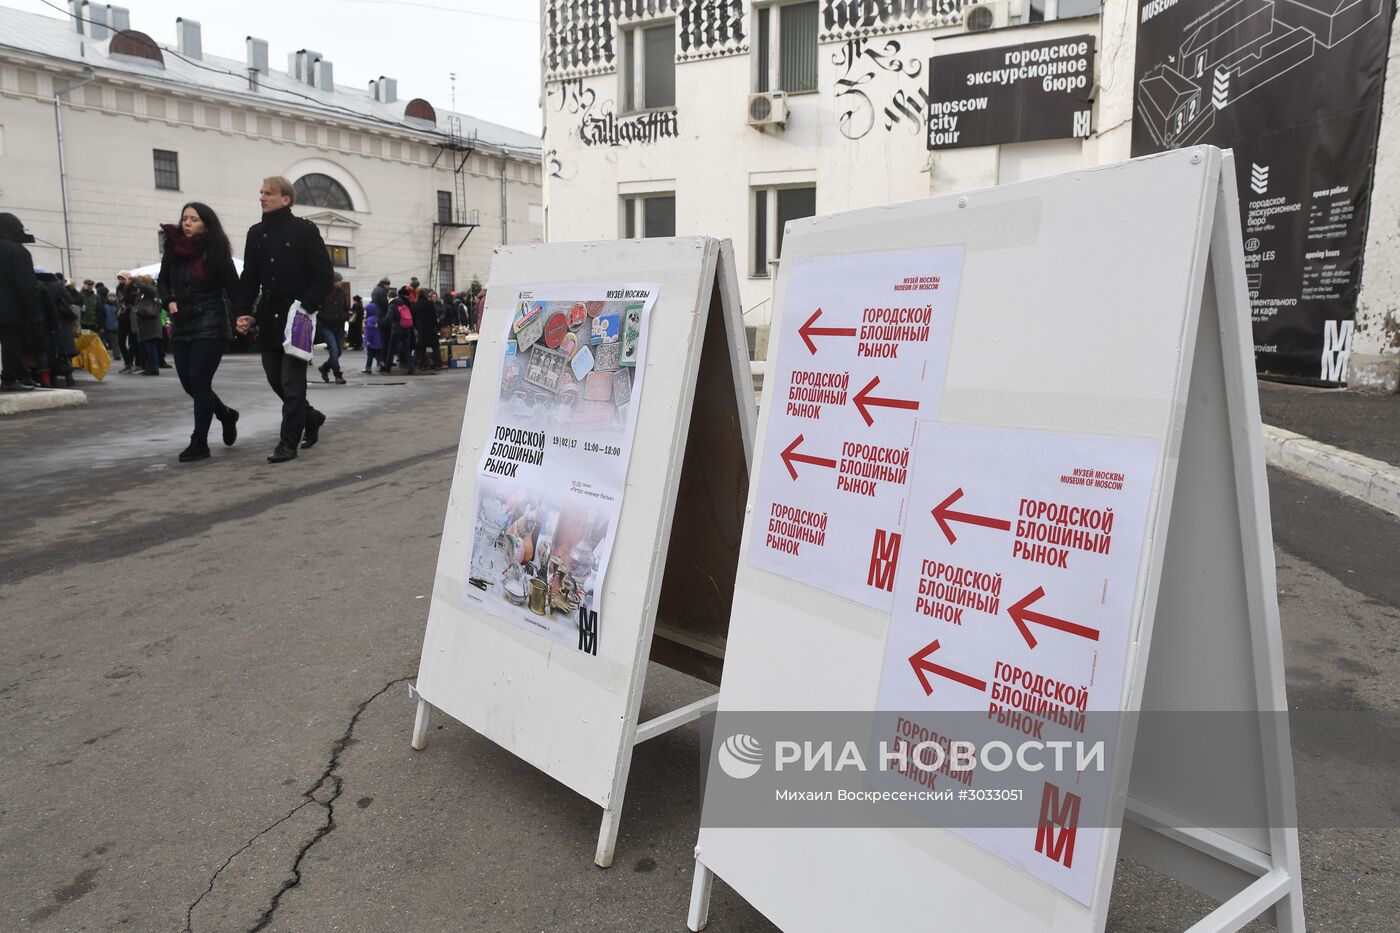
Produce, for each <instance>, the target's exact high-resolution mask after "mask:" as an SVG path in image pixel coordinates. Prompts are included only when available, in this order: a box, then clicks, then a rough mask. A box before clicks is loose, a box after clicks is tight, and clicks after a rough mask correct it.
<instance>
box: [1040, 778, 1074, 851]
mask: <svg viewBox="0 0 1400 933" xmlns="http://www.w3.org/2000/svg"><path fill="white" fill-rule="evenodd" d="M1079 799H1080V798H1079V795H1078V794H1071V793H1069V792H1066V793H1065V797H1064V802H1063V804H1061V802H1060V789H1059V788H1058V787H1056V786H1055V785H1054V784H1050V783H1047V784H1046V785H1045V792H1044V793H1043V794H1042V795H1041V798H1040V826H1039V827H1037V829H1036V831H1035V850H1036V851H1037V852H1040V853H1042V854H1044V856H1045V857H1046V858H1048V859H1050V860H1051V861H1052V862H1059V863H1060V864H1061V865H1063V866H1065V867H1066V868H1069V867H1071V866H1072V865H1073V864H1074V836H1075V833H1076V832H1077V831H1078V827H1079ZM1056 829H1059V834H1058V835H1057V834H1056V832H1055V830H1056Z"/></svg>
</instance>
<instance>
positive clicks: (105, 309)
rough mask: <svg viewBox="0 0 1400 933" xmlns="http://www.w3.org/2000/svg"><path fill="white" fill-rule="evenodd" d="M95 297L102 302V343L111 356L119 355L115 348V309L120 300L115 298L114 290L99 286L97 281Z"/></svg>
mask: <svg viewBox="0 0 1400 933" xmlns="http://www.w3.org/2000/svg"><path fill="white" fill-rule="evenodd" d="M97 297H98V299H99V300H100V301H101V302H102V304H101V308H102V330H101V332H100V334H99V335H100V336H101V338H102V345H103V346H104V347H106V348H107V352H108V353H109V354H111V355H112V356H113V357H116V356H119V355H120V354H119V352H118V350H117V329H118V322H117V309H118V308H120V307H121V302H120V300H119V299H118V298H117V293H116V292H111V291H108V290H107V289H105V288H102V287H101V284H100V283H99V285H98V289H97Z"/></svg>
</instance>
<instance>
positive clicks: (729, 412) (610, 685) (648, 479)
mask: <svg viewBox="0 0 1400 933" xmlns="http://www.w3.org/2000/svg"><path fill="white" fill-rule="evenodd" d="M589 283H597V284H618V285H623V284H628V283H649V284H656V285H658V286H659V291H658V294H657V299H656V303H655V306H654V307H653V308H652V311H651V313H650V317H649V319H648V323H647V328H648V332H647V341H648V342H647V351H646V359H645V367H646V377H645V380H644V383H643V388H642V390H641V392H640V406H641V407H640V408H639V409H638V412H637V425H636V433H635V438H636V440H635V442H634V450H633V453H632V460H631V463H630V466H629V468H628V475H627V485H626V493H625V495H624V496H623V502H622V507H621V512H620V515H619V518H618V526H617V531H616V535H615V540H614V545H613V553H612V559H611V563H610V565H609V572H608V575H607V578H606V579H605V580H604V581H603V591H602V592H603V599H604V603H603V605H604V606H605V607H606V612H607V622H606V623H605V626H606V630H605V631H604V632H602V633H600V635H599V647H598V654H597V656H592V655H588V654H585V653H582V652H575V651H571V650H568V649H567V648H564V647H563V646H560V645H557V644H554V643H553V642H550V641H549V640H547V639H545V638H543V637H541V636H539V635H536V634H534V633H532V632H528V631H525V630H524V629H521V628H519V627H516V626H513V625H510V624H509V623H505V622H502V621H500V620H499V619H496V618H495V617H493V616H490V615H487V614H485V613H483V612H482V611H480V610H478V609H476V608H475V607H472V606H470V605H467V604H465V603H464V602H463V600H462V598H461V596H460V594H461V593H462V590H463V587H464V586H465V583H466V580H465V578H466V571H467V565H468V563H469V560H470V548H471V528H472V525H473V523H472V520H471V515H470V510H471V508H472V502H473V494H474V484H475V477H476V471H477V467H478V463H479V462H480V460H481V455H482V451H483V449H484V446H485V444H486V442H487V441H488V434H489V432H490V427H491V419H492V417H493V415H494V412H495V408H496V406H495V398H494V394H495V392H496V388H497V386H498V385H499V384H500V378H501V369H502V360H503V355H504V348H503V346H502V338H501V329H500V327H498V326H496V325H492V326H490V327H488V328H486V329H485V330H483V332H482V334H481V337H480V341H479V343H478V345H477V346H478V352H477V355H476V365H475V369H474V376H473V380H472V386H471V389H470V391H469V395H468V402H467V408H466V413H465V415H464V417H463V421H462V435H461V443H460V445H459V447H458V451H457V464H456V468H455V470H454V473H453V483H452V492H451V495H450V498H449V500H448V508H447V516H446V519H445V521H444V526H443V536H442V545H441V550H440V553H439V557H438V569H437V576H436V579H435V582H434V587H433V597H432V604H431V608H430V610H429V616H428V625H427V631H426V634H425V637H424V642H423V655H422V661H421V665H420V668H419V674H418V681H417V684H416V688H415V689H414V690H413V691H412V695H413V696H414V698H415V699H417V701H418V706H417V714H416V716H415V719H414V726H413V747H414V748H415V749H422V748H423V747H424V746H425V744H426V739H427V728H428V718H429V710H430V707H436V708H438V709H439V710H442V711H443V712H445V713H447V714H448V715H450V716H452V717H453V718H454V719H457V720H459V721H461V722H462V723H464V724H466V725H467V726H469V727H470V728H472V729H474V730H475V731H477V732H479V733H481V734H482V735H484V736H485V737H486V738H488V739H490V740H491V741H493V742H495V743H496V744H498V745H500V746H501V747H503V748H505V749H507V750H508V751H510V752H512V753H514V754H515V755H517V756H518V757H520V758H522V759H524V760H525V761H527V762H529V763H530V764H532V765H534V766H535V767H537V768H539V769H540V770H542V771H544V772H545V773H547V774H549V775H550V776H551V777H553V778H555V779H556V780H558V781H559V782H560V783H562V784H564V785H566V786H567V787H569V788H571V789H573V790H574V791H576V792H577V793H579V794H581V795H582V796H584V797H587V798H588V799H589V800H591V801H593V802H594V803H595V804H597V805H599V806H601V807H603V822H602V828H601V830H600V832H599V838H598V844H597V850H596V854H595V861H596V862H597V864H598V865H600V866H602V867H605V868H606V867H607V866H609V865H610V864H611V863H612V857H613V848H614V846H615V844H616V841H617V831H618V823H619V819H620V817H621V811H622V801H623V793H624V791H625V789H626V786H627V776H628V771H629V769H630V766H631V762H632V750H633V748H634V746H635V745H636V744H637V743H638V742H643V741H646V740H647V739H649V738H653V737H655V736H657V735H660V734H662V733H663V732H666V731H668V730H670V729H674V728H677V727H678V726H681V725H684V724H685V723H688V722H690V721H692V720H694V719H697V718H699V717H700V716H703V715H704V714H706V713H708V712H710V711H712V710H713V709H714V707H715V704H716V702H717V696H716V695H711V696H708V697H706V698H704V699H702V700H699V701H697V702H695V703H692V704H689V705H688V706H685V707H683V708H681V709H677V710H673V711H671V712H668V713H666V714H664V715H661V716H658V717H657V718H655V719H651V720H649V721H647V722H641V723H639V722H638V721H637V719H638V715H639V710H640V704H641V698H642V690H643V686H644V682H645V677H646V665H647V660H648V655H649V653H650V654H651V655H652V656H654V657H656V658H657V660H659V661H661V662H662V663H665V664H666V665H667V666H670V667H674V668H676V669H678V670H681V671H683V672H685V673H689V674H692V675H693V676H697V677H701V678H703V679H708V680H710V681H711V682H712V683H716V684H717V683H718V672H719V667H720V664H721V663H722V661H723V657H724V647H725V636H726V634H727V629H728V622H729V616H730V604H729V596H730V595H731V594H732V592H733V585H732V584H733V579H734V574H735V571H736V566H737V561H738V547H739V535H740V532H741V530H742V526H743V511H742V507H743V502H744V500H745V498H746V496H747V483H748V471H749V463H750V458H751V454H752V450H753V435H754V419H755V415H754V401H753V385H752V381H751V377H750V376H749V365H748V352H747V347H746V343H745V339H744V327H743V319H742V309H741V306H740V303H739V290H738V279H737V276H736V273H735V266H734V253H733V248H732V246H731V245H730V244H729V242H728V241H724V242H721V241H719V240H716V239H712V238H707V237H688V238H672V239H648V240H619V241H612V242H601V243H563V244H548V245H536V246H526V247H502V248H500V249H498V250H497V251H496V254H495V257H494V259H493V261H492V265H491V291H490V295H489V297H488V299H487V301H488V305H487V308H486V313H485V319H486V320H487V321H497V322H499V321H501V320H502V318H503V317H505V316H506V315H509V314H511V313H512V312H513V309H514V302H515V295H516V292H517V291H518V290H519V289H521V288H528V287H531V286H536V287H542V286H547V285H552V284H559V285H565V284H574V285H579V284H585V285H586V284H589ZM696 576H700V577H704V578H705V579H706V583H705V586H706V587H708V588H709V589H710V591H712V593H713V591H715V590H717V591H718V593H717V595H703V594H700V593H699V592H698V589H697V586H696V585H695V584H692V583H690V582H688V578H690V577H696ZM711 579H712V580H714V581H716V582H715V584H714V585H713V586H712V585H711V584H710V583H709V582H708V581H709V580H711ZM653 636H655V638H654V637H653Z"/></svg>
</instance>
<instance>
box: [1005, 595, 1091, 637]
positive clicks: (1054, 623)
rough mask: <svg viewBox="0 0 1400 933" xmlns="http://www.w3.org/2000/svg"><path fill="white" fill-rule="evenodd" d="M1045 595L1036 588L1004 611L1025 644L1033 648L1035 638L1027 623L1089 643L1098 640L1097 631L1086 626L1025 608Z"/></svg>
mask: <svg viewBox="0 0 1400 933" xmlns="http://www.w3.org/2000/svg"><path fill="white" fill-rule="evenodd" d="M1044 595H1045V587H1043V586H1037V587H1036V588H1035V589H1034V590H1032V591H1031V592H1029V593H1027V594H1026V595H1025V597H1024V598H1023V599H1022V600H1021V601H1020V602H1018V603H1016V605H1014V606H1012V607H1010V608H1009V609H1007V610H1006V614H1007V615H1009V616H1011V621H1012V622H1015V623H1016V627H1017V628H1018V629H1020V630H1021V637H1022V638H1024V639H1025V640H1026V644H1027V645H1030V646H1031V647H1032V648H1034V647H1035V636H1034V635H1032V634H1031V630H1030V628H1029V627H1028V626H1027V625H1026V623H1027V622H1034V623H1035V624H1036V625H1044V626H1046V627H1048V628H1057V629H1059V630H1060V631H1062V632H1069V633H1070V634H1071V635H1078V636H1079V637H1080V638H1087V639H1089V640H1090V641H1098V640H1099V630H1098V629H1096V628H1089V627H1088V626H1087V625H1079V624H1078V623H1075V622H1066V621H1065V620H1064V619H1057V618H1055V617H1054V616H1047V615H1045V614H1044V613H1040V612H1034V611H1032V610H1030V609H1027V608H1026V607H1027V606H1029V605H1030V604H1031V603H1034V602H1036V601H1037V600H1039V599H1040V598H1041V597H1042V596H1044Z"/></svg>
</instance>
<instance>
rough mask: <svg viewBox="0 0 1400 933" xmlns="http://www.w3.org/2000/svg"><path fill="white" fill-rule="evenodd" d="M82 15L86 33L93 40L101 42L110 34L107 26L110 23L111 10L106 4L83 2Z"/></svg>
mask: <svg viewBox="0 0 1400 933" xmlns="http://www.w3.org/2000/svg"><path fill="white" fill-rule="evenodd" d="M82 15H83V18H84V19H86V20H87V23H86V26H87V30H88V35H89V36H92V38H93V41H96V42H101V41H102V40H103V39H107V38H109V37H110V36H111V35H112V33H111V30H110V29H109V28H108V27H109V25H110V23H111V17H112V10H111V7H109V6H107V4H105V3H84V4H83V14H82Z"/></svg>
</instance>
